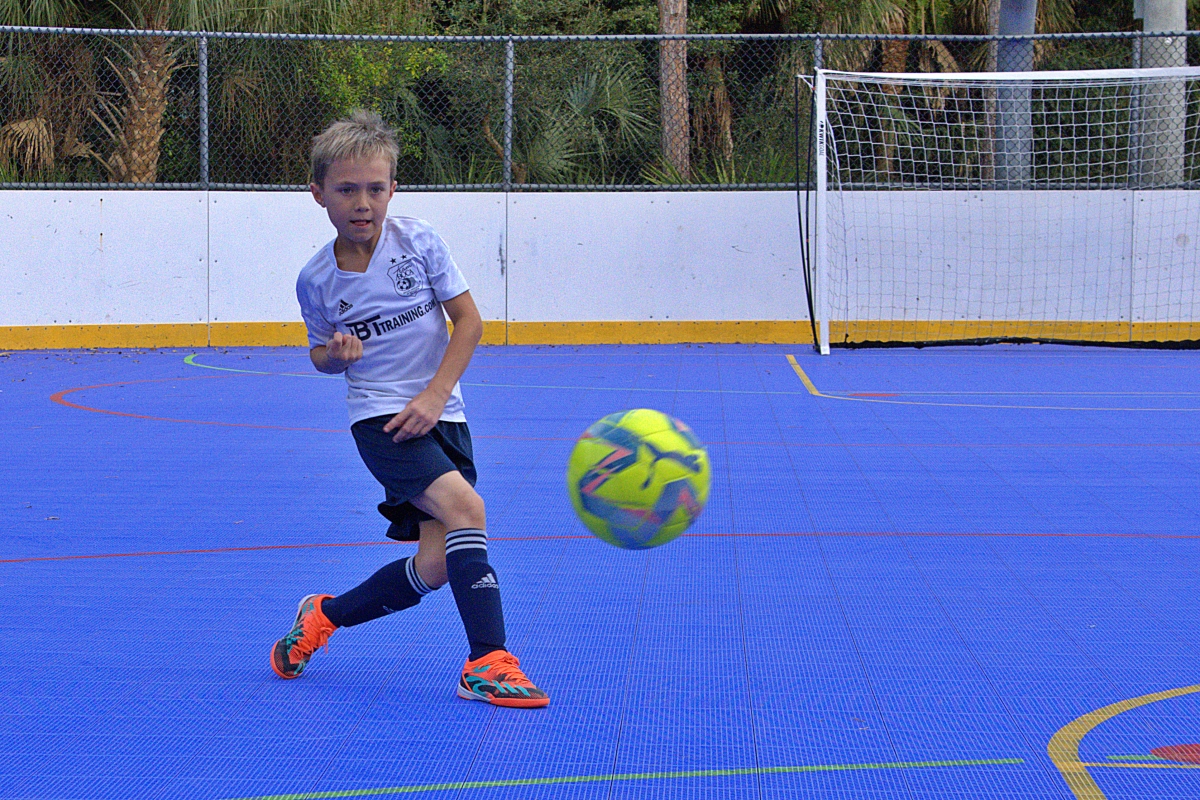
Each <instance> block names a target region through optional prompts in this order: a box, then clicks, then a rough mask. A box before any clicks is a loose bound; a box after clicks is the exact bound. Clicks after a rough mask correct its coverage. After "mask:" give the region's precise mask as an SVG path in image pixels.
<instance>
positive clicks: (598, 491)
mask: <svg viewBox="0 0 1200 800" xmlns="http://www.w3.org/2000/svg"><path fill="white" fill-rule="evenodd" d="M711 476H712V470H711V468H710V466H709V463H708V451H707V450H705V449H704V445H703V444H701V443H700V440H699V439H697V438H696V434H694V433H692V430H691V428H689V427H688V426H687V425H684V424H683V423H682V422H680V421H679V420H677V419H675V418H674V417H670V416H668V415H666V414H664V413H662V412H661V411H654V410H653V409H649V408H636V409H634V410H632V411H621V412H619V413H617V414H609V415H608V416H607V417H605V418H604V419H602V420H600V421H599V422H597V423H596V424H594V425H592V426H591V427H590V428H588V429H587V431H585V432H584V434H583V436H581V437H580V438H579V441H578V442H576V443H575V449H574V450H572V451H571V459H570V461H569V462H568V464H567V491H568V492H570V494H571V503H572V505H574V506H575V513H576V514H578V515H579V518H580V519H581V520H583V524H584V525H586V526H587V527H588V528H589V529H590V530H591V531H592V533H594V534H596V535H597V536H598V537H600V538H601V539H603V540H604V541H606V542H608V543H609V544H611V545H615V546H617V547H622V548H625V549H627V550H645V549H646V548H650V547H658V546H659V545H660V544H665V543H667V542H669V541H671V540H672V539H674V538H675V537H676V536H678V535H679V534H681V533H683V531H684V530H685V529H686V528H687V527H688V526H689V525H691V524H692V523H693V522H695V520H696V517H698V516H700V512H701V511H702V510H703V509H704V504H705V502H707V501H708V485H709V482H710V479H711Z"/></svg>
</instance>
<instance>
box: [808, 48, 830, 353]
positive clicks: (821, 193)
mask: <svg viewBox="0 0 1200 800" xmlns="http://www.w3.org/2000/svg"><path fill="white" fill-rule="evenodd" d="M816 94H817V98H816V104H817V105H816V107H817V120H816V123H817V198H816V208H815V209H814V212H815V216H816V219H815V220H813V224H812V226H811V230H812V236H813V239H815V240H816V242H815V244H816V254H817V264H816V270H815V271H814V275H813V294H814V295H816V297H817V340H818V341H817V349H818V350H819V351H820V353H821V355H823V356H827V355H829V265H828V264H827V263H826V252H827V250H828V244H827V243H826V236H825V217H826V214H827V210H826V207H825V205H826V197H825V194H826V191H827V184H828V165H829V157H828V155H827V154H826V150H827V148H828V147H829V146H830V145H829V120H828V117H827V116H826V111H825V73H824V71H822V70H818V71H817V86H816Z"/></svg>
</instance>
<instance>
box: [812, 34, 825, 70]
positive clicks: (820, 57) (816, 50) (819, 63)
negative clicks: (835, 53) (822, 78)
mask: <svg viewBox="0 0 1200 800" xmlns="http://www.w3.org/2000/svg"><path fill="white" fill-rule="evenodd" d="M824 67H825V42H824V41H822V40H821V39H819V38H818V39H817V40H816V41H815V42H813V69H814V70H818V69H823V68H824Z"/></svg>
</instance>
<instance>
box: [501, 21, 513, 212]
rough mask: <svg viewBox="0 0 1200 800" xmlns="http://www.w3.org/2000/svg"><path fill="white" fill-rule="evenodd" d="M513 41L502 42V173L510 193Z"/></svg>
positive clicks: (508, 39)
mask: <svg viewBox="0 0 1200 800" xmlns="http://www.w3.org/2000/svg"><path fill="white" fill-rule="evenodd" d="M513 50H514V48H513V40H512V37H511V36H509V37H508V38H506V39H505V40H504V172H503V176H504V177H503V181H502V182H503V188H504V191H506V192H511V191H512V144H513V71H514V63H515V61H516V59H515V58H514V54H513Z"/></svg>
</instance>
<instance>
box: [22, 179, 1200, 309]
mask: <svg viewBox="0 0 1200 800" xmlns="http://www.w3.org/2000/svg"><path fill="white" fill-rule="evenodd" d="M836 210H837V209H831V211H836ZM391 211H392V212H393V213H396V214H404V215H409V216H418V217H423V218H425V219H428V220H429V221H430V222H432V223H433V225H434V226H435V227H436V228H437V229H438V230H439V231H440V232H441V234H442V236H443V237H444V238H445V239H446V241H447V243H448V244H449V246H450V249H451V252H453V253H454V256H455V259H456V260H457V262H458V264H459V266H460V267H461V268H462V270H463V272H464V273H465V275H466V277H467V280H468V281H469V283H470V285H471V287H472V294H473V295H474V296H475V299H476V302H477V304H478V305H479V308H480V311H481V313H482V315H483V317H484V319H485V320H494V321H504V320H507V321H508V322H510V323H514V324H516V323H542V322H544V323H570V322H585V321H589V322H590V321H595V322H605V321H623V320H628V321H654V322H658V321H664V322H672V323H673V322H676V321H698V322H704V321H731V322H738V321H747V320H781V321H787V320H792V321H795V320H806V319H807V309H806V303H805V299H804V298H805V295H804V280H803V275H802V273H801V270H800V259H799V239H798V233H797V220H796V198H795V195H794V194H793V193H791V192H639V193H582V192H580V193H558V194H537V193H531V194H520V193H516V194H510V195H504V194H500V193H433V192H426V193H410V194H401V195H397V197H396V198H395V199H394V200H393V201H392V206H391ZM831 222H832V223H835V224H834V225H833V226H832V227H831V228H830V231H829V233H830V237H829V241H828V244H829V245H830V247H831V248H832V249H831V253H832V255H833V256H834V258H835V263H834V264H833V266H834V269H833V270H831V276H830V277H831V288H832V289H833V291H834V293H835V295H836V296H835V297H834V299H835V301H836V303H835V312H834V314H833V319H835V320H836V319H867V320H869V319H888V318H904V319H914V318H916V319H922V318H924V319H972V318H974V319H980V318H982V319H1039V318H1040V319H1059V320H1075V319H1081V320H1087V319H1101V320H1112V319H1120V320H1132V321H1133V322H1140V321H1148V322H1158V321H1184V322H1187V321H1197V320H1200V281H1198V280H1197V275H1198V273H1200V192H1195V191H1148V192H1128V191H1105V192H1100V191H1093V192H858V193H855V192H851V193H845V194H844V195H843V200H842V202H841V212H840V216H839V214H838V213H834V214H832V215H831ZM332 235H333V230H332V228H331V227H330V225H329V223H328V220H327V218H326V217H325V214H324V211H323V209H321V208H320V207H319V206H317V205H316V203H315V202H314V201H313V200H312V198H311V196H309V195H308V194H306V193H293V192H278V193H275V192H210V193H205V192H169V191H162V192H138V191H100V192H84V191H60V192H54V191H4V192H0V236H2V237H3V238H2V239H0V242H2V244H0V326H57V325H105V324H139V325H144V324H149V323H164V324H172V323H192V324H197V323H199V324H204V323H213V324H217V323H238V322H263V323H277V322H294V321H298V320H299V310H298V308H297V306H296V301H295V293H294V284H295V276H296V274H297V272H298V271H299V270H300V268H301V267H302V266H303V265H304V263H305V262H306V261H307V260H308V259H309V258H310V257H311V256H312V254H313V253H314V252H315V251H316V249H317V248H318V247H320V246H322V245H323V244H324V243H325V242H327V241H328V240H329V239H330V238H331V236H332ZM851 245H853V246H852V247H851ZM839 254H840V259H841V260H840V261H837V260H836V259H837V258H839ZM837 270H842V272H841V273H840V274H837ZM839 313H840V314H844V315H845V316H839Z"/></svg>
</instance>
